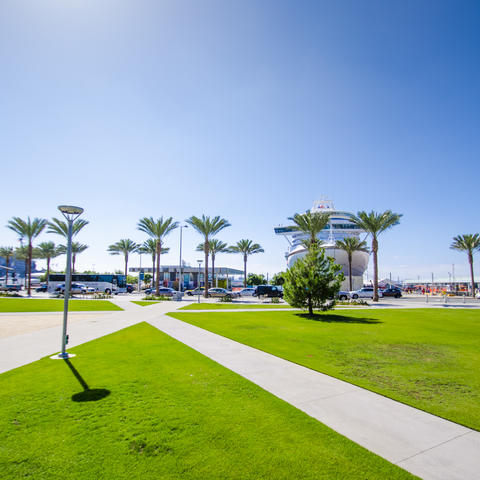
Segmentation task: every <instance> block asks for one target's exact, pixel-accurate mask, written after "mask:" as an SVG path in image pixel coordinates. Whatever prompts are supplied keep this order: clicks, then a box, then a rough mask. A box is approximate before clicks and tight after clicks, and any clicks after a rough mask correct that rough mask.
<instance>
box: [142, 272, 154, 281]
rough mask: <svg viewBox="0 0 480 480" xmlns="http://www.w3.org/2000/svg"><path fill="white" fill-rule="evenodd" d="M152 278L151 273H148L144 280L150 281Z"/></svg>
mask: <svg viewBox="0 0 480 480" xmlns="http://www.w3.org/2000/svg"><path fill="white" fill-rule="evenodd" d="M151 279H152V276H151V275H150V274H149V273H146V274H145V276H144V277H143V281H144V282H145V283H150V280H151Z"/></svg>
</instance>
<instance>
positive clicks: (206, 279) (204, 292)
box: [203, 240, 209, 298]
mask: <svg viewBox="0 0 480 480" xmlns="http://www.w3.org/2000/svg"><path fill="white" fill-rule="evenodd" d="M207 243H208V240H205V244H207ZM208 254H209V249H208V247H206V248H205V271H204V273H203V275H204V277H205V278H204V283H205V290H204V291H203V296H204V297H205V298H207V297H208Z"/></svg>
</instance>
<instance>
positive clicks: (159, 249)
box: [155, 240, 162, 297]
mask: <svg viewBox="0 0 480 480" xmlns="http://www.w3.org/2000/svg"><path fill="white" fill-rule="evenodd" d="M161 249H162V244H161V243H160V242H159V241H158V240H157V277H156V278H155V294H156V295H157V297H158V295H160V291H159V288H160V286H159V279H160V251H161Z"/></svg>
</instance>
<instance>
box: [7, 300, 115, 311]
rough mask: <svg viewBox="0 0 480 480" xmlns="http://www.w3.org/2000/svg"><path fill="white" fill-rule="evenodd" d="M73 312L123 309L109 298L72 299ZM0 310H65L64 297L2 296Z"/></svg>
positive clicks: (69, 307)
mask: <svg viewBox="0 0 480 480" xmlns="http://www.w3.org/2000/svg"><path fill="white" fill-rule="evenodd" d="M68 309H69V310H71V311H72V312H87V311H95V312H98V311H103V310H123V308H120V307H119V306H118V305H115V304H114V303H112V302H110V301H108V300H76V299H73V300H70V301H69V302H68ZM0 312H63V299H56V298H45V299H31V298H0Z"/></svg>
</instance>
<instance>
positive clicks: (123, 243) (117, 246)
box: [108, 238, 139, 277]
mask: <svg viewBox="0 0 480 480" xmlns="http://www.w3.org/2000/svg"><path fill="white" fill-rule="evenodd" d="M138 248H139V245H137V244H136V243H135V242H134V241H133V240H130V239H129V238H122V239H121V240H119V241H118V242H117V243H113V244H112V245H110V246H109V247H108V252H109V253H110V255H120V254H121V253H122V254H123V258H124V259H125V277H126V276H127V275H128V255H129V254H130V253H135V252H138Z"/></svg>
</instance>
